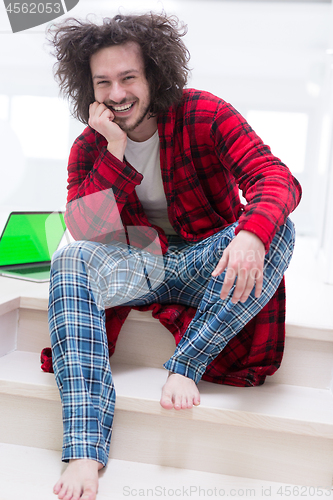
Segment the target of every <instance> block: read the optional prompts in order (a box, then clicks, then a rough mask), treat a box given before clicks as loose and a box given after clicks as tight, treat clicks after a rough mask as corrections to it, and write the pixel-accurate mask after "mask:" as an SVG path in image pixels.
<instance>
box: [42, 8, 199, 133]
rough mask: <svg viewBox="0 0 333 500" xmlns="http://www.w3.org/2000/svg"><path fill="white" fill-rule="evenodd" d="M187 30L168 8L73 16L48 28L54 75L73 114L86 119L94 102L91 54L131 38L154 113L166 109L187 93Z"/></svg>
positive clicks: (128, 40)
mask: <svg viewBox="0 0 333 500" xmlns="http://www.w3.org/2000/svg"><path fill="white" fill-rule="evenodd" d="M186 32H187V27H186V25H184V24H181V25H180V26H179V20H178V18H177V17H175V16H170V17H168V16H166V15H165V14H161V15H158V14H154V13H152V12H150V13H149V14H143V15H128V16H125V15H117V16H115V17H113V18H104V19H103V24H100V25H97V24H95V23H93V22H91V21H88V20H87V21H80V20H77V19H74V18H69V19H67V21H65V23H62V24H60V25H55V26H54V27H51V28H50V29H49V30H48V41H49V42H50V43H51V44H52V45H53V46H54V48H55V52H54V55H55V57H56V58H57V62H56V63H55V65H54V76H55V78H56V80H57V81H58V83H59V86H60V90H61V93H62V95H63V96H65V97H67V98H68V99H69V100H70V101H71V103H72V115H73V116H74V117H75V118H77V119H78V120H80V121H81V122H83V123H85V124H87V123H88V119H89V104H91V103H92V102H94V100H95V97H94V90H93V84H92V78H91V71H90V58H91V56H92V55H93V54H95V53H96V52H97V51H99V50H100V49H102V48H105V47H110V46H113V45H121V44H124V43H127V42H136V43H138V44H139V46H140V48H141V52H142V56H143V61H144V69H145V76H146V79H147V81H148V84H149V88H150V98H151V106H150V110H149V112H150V114H151V115H157V114H159V113H161V112H163V111H166V110H167V109H168V108H169V107H170V106H171V105H173V104H175V103H177V102H179V101H180V100H181V98H182V94H183V88H184V87H185V85H186V83H187V77H188V74H189V71H190V69H189V67H188V61H189V59H190V54H189V51H188V50H187V48H186V46H185V44H184V42H183V41H182V40H181V37H182V36H184V35H185V34H186Z"/></svg>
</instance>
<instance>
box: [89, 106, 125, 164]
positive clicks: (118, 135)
mask: <svg viewBox="0 0 333 500" xmlns="http://www.w3.org/2000/svg"><path fill="white" fill-rule="evenodd" d="M113 120H114V114H113V113H112V111H111V110H110V109H109V108H108V107H106V106H105V104H103V103H99V102H97V101H95V102H93V103H92V104H90V106H89V121H88V124H89V126H90V127H92V128H93V129H95V130H97V132H99V133H100V134H101V135H103V136H104V137H105V139H106V140H107V141H108V146H107V149H108V151H110V153H112V154H113V155H114V156H116V157H117V158H118V159H119V160H120V161H123V159H124V153H125V148H126V143H127V134H126V132H124V131H123V130H122V129H121V128H120V127H119V125H117V124H116V123H115V122H114V121H113Z"/></svg>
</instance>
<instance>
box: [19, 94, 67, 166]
mask: <svg viewBox="0 0 333 500" xmlns="http://www.w3.org/2000/svg"><path fill="white" fill-rule="evenodd" d="M10 124H11V127H12V129H13V130H14V132H15V133H16V134H17V136H18V138H19V140H20V142H21V144H22V148H23V152H24V154H25V156H26V157H34V158H50V159H56V160H61V159H67V157H68V137H69V111H68V105H67V104H66V103H64V102H63V101H61V100H60V99H58V98H57V97H41V96H24V95H20V96H14V97H13V98H12V106H11V116H10Z"/></svg>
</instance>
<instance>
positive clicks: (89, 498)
mask: <svg viewBox="0 0 333 500" xmlns="http://www.w3.org/2000/svg"><path fill="white" fill-rule="evenodd" d="M102 467H103V465H102V464H101V463H99V462H97V461H96V460H89V459H79V460H70V462H69V464H68V466H67V469H66V470H65V472H64V473H63V474H62V476H61V478H60V479H59V481H58V482H57V484H56V485H55V487H54V488H53V493H55V495H58V498H60V500H95V499H96V495H97V490H98V471H99V470H100V469H102Z"/></svg>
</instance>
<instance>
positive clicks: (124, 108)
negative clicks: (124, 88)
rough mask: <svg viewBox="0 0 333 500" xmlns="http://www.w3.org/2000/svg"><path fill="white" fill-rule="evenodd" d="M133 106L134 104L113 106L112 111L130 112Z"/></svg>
mask: <svg viewBox="0 0 333 500" xmlns="http://www.w3.org/2000/svg"><path fill="white" fill-rule="evenodd" d="M132 106H133V103H131V104H124V105H123V106H112V109H114V110H115V111H128V110H129V109H130V108H131V107H132Z"/></svg>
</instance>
